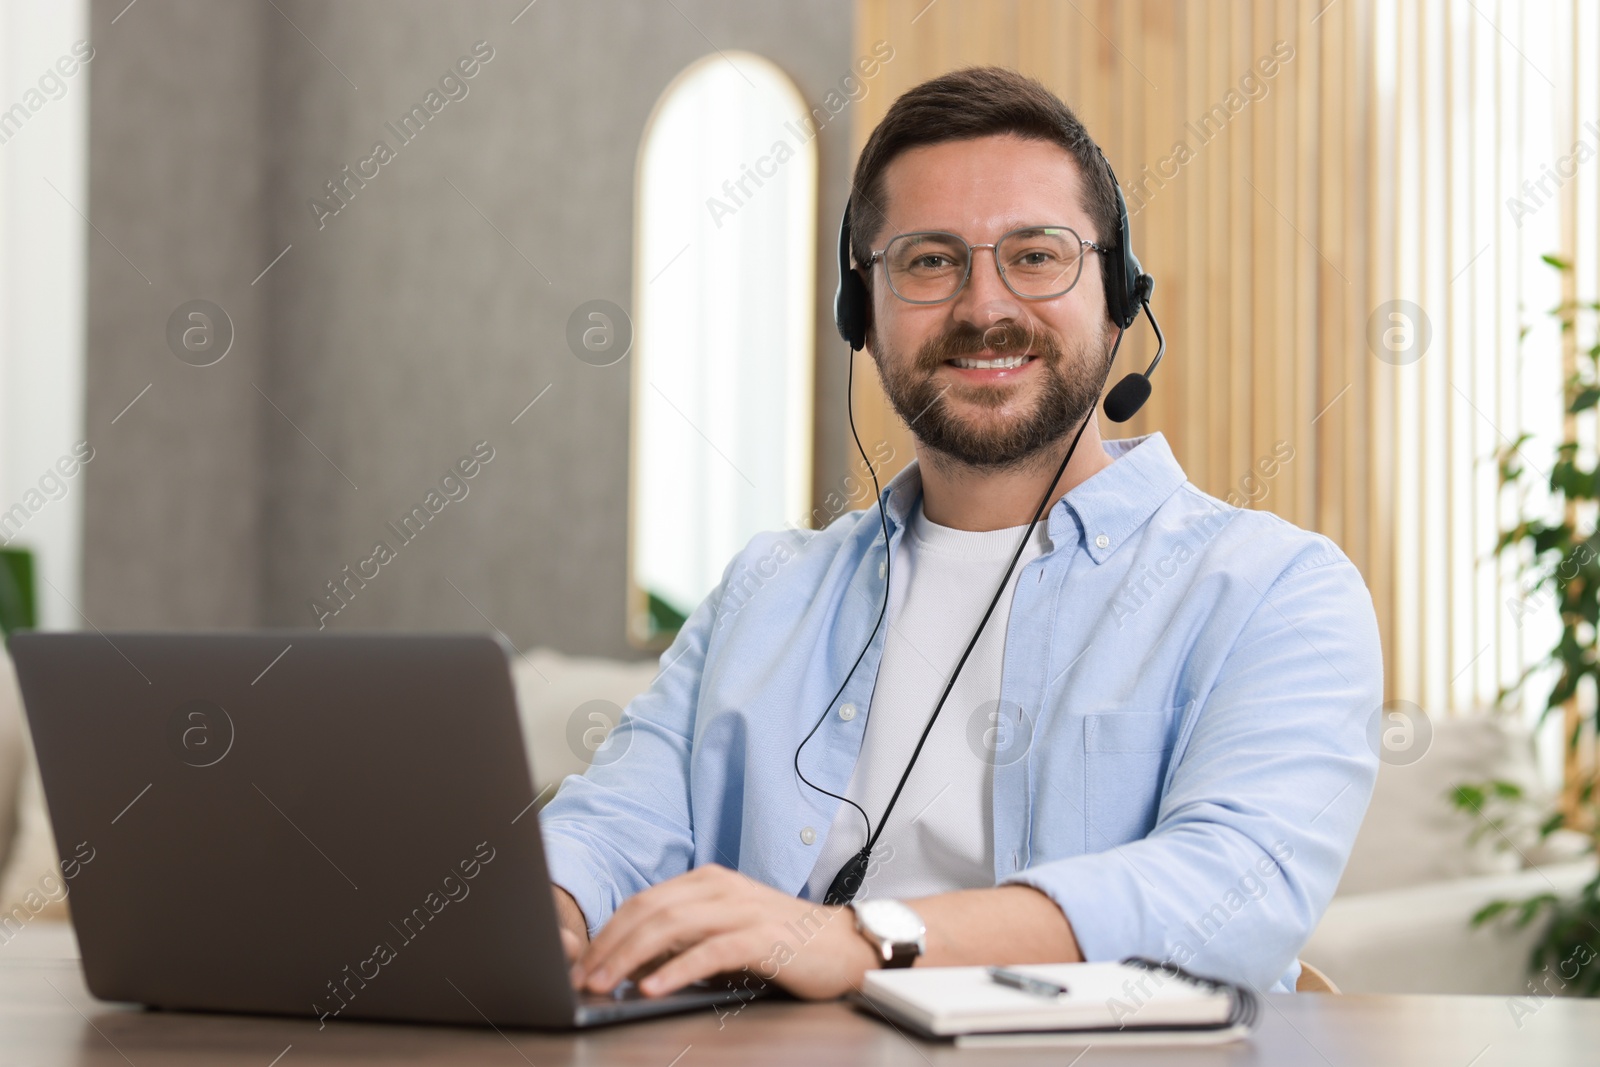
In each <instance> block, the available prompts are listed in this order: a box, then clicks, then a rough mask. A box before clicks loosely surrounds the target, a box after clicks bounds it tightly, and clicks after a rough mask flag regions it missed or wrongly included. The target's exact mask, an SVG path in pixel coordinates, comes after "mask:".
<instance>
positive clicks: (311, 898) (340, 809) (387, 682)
mask: <svg viewBox="0 0 1600 1067" xmlns="http://www.w3.org/2000/svg"><path fill="white" fill-rule="evenodd" d="M8 644H9V647H10V650H11V655H12V658H13V659H14V660H15V663H16V670H17V676H18V679H19V681H20V683H21V689H22V698H23V704H24V707H25V708H26V711H27V716H28V724H29V726H30V728H31V730H32V734H33V742H34V747H35V748H36V750H37V752H38V759H39V768H40V773H41V775H42V778H43V783H44V793H45V799H46V802H47V804H48V806H49V810H50V819H51V823H52V825H53V828H54V831H55V838H56V846H57V848H58V849H59V853H60V856H61V860H62V875H63V877H64V878H65V879H66V884H67V887H68V892H69V907H70V909H71V914H72V922H73V926H74V927H75V928H76V931H77V936H78V944H79V949H80V951H81V953H82V957H83V969H84V975H85V979H86V981H87V984H88V987H89V990H90V992H91V993H93V994H94V995H95V996H96V997H99V998H101V999H103V1000H109V1001H129V1002H135V1003H141V1004H146V1005H149V1006H152V1007H157V1008H167V1009H189V1010H205V1011H224V1012H253V1013H269V1014H277V1015H295V1016H302V1017H307V1018H315V1019H318V1020H319V1021H320V1022H321V1023H322V1024H323V1025H327V1024H328V1023H330V1022H333V1021H337V1020H345V1019H389V1020H405V1021H407V1022H418V1021H425V1022H438V1023H458V1024H470V1025H479V1026H481V1025H485V1024H492V1025H495V1026H515V1027H538V1028H559V1029H569V1028H576V1027H587V1026H593V1025H597V1024H602V1023H610V1022H617V1021H620V1020H625V1019H635V1018H641V1017H645V1016H652V1015H661V1014H665V1013H668V1012H677V1011H684V1010H690V1009H694V1008H707V1007H710V1006H713V1005H717V1004H722V1003H726V1002H730V1001H734V1000H740V1001H745V1000H749V999H750V998H751V997H752V995H754V990H753V988H751V986H752V985H753V984H754V983H748V984H741V983H739V982H738V981H736V980H733V979H721V980H717V981H715V982H711V983H705V984H701V985H699V986H695V987H690V988H689V989H688V990H685V991H683V992H681V993H679V994H675V995H672V996H667V997H661V998H653V999H652V998H645V997H643V996H642V995H640V994H638V993H637V992H636V991H635V990H633V988H632V987H631V986H625V987H624V992H623V993H622V994H621V995H617V996H601V995H595V994H587V993H586V994H577V993H575V992H574V991H573V989H572V987H571V984H570V982H569V980H568V977H567V965H566V962H565V959H564V957H563V954H562V950H561V940H560V934H559V928H558V926H557V922H556V913H555V906H554V903H553V901H552V899H551V893H550V889H549V875H548V872H547V870H546V867H545V859H544V849H543V845H542V842H541V840H540V834H539V819H538V813H537V810H536V808H535V801H536V793H535V791H534V783H533V778H532V775H531V773H530V769H529V765H528V757H527V753H526V749H525V747H524V743H523V738H522V731H521V726H520V723H519V721H518V717H517V705H516V697H515V695H514V691H513V688H512V681H511V670H510V657H509V656H508V654H507V652H508V650H507V649H506V647H505V646H504V645H503V644H502V643H500V642H499V641H497V640H495V639H493V638H490V637H485V636H465V635H444V636H420V635H332V634H319V633H306V632H299V631H283V632H277V633H274V632H253V633H206V634H178V633H109V634H101V633H98V632H95V633H87V632H85V633H19V634H15V635H13V636H12V637H11V638H10V641H9V642H8Z"/></svg>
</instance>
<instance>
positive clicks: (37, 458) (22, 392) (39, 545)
mask: <svg viewBox="0 0 1600 1067" xmlns="http://www.w3.org/2000/svg"><path fill="white" fill-rule="evenodd" d="M87 37H88V17H87V5H86V2H85V0H52V2H50V3H36V2H29V0H0V121H4V120H5V118H6V115H7V114H9V116H10V121H9V123H8V124H6V125H3V126H0V138H3V143H0V512H3V511H6V510H8V509H10V508H12V506H13V505H15V504H19V503H25V502H26V501H29V500H31V501H33V502H34V503H36V504H40V506H39V507H38V508H37V510H36V511H34V512H33V513H32V514H30V515H29V516H28V518H27V521H26V523H25V524H23V525H22V526H21V527H20V528H7V532H10V533H11V534H12V537H11V540H10V543H11V544H12V545H15V546H19V547H27V548H31V549H33V550H34V552H35V554H36V558H37V561H38V566H39V573H40V577H41V579H42V580H41V581H40V582H39V614H40V620H39V621H40V625H41V626H42V627H50V628H70V627H76V626H80V625H82V623H81V621H80V616H79V615H78V613H77V611H76V609H75V608H74V607H73V605H77V604H81V603H82V597H81V594H80V576H81V567H80V565H79V544H80V540H81V536H80V535H81V529H82V521H81V520H82V505H83V475H82V472H81V471H80V472H79V473H78V474H77V475H75V476H74V477H71V478H66V479H62V481H64V482H65V485H66V489H65V493H64V495H63V494H62V493H61V492H60V490H59V489H57V483H56V482H55V481H54V480H53V479H49V480H47V483H46V487H45V488H46V489H47V490H48V491H49V494H50V495H46V493H45V492H38V493H37V495H30V490H39V489H40V484H39V483H40V478H41V477H42V476H44V475H46V473H47V472H49V471H51V469H52V468H54V467H55V465H56V464H57V462H58V461H59V460H60V459H61V458H62V457H63V456H65V455H67V454H68V453H70V452H71V451H72V448H73V445H74V444H75V443H76V442H78V441H80V440H84V439H85V436H86V435H85V433H84V429H83V395H84V391H83V374H84V306H85V296H86V292H85V261H86V253H87V248H86V241H87V240H88V236H89V232H90V231H89V228H88V226H87V224H86V223H85V221H84V218H83V216H82V215H80V214H79V212H87V209H88V199H89V197H88V180H87V177H88V172H87V167H86V162H87V153H86V149H87V116H88V103H89V84H88V81H89V77H90V76H91V74H92V71H93V67H94V63H93V61H92V59H91V60H90V62H88V63H82V62H81V61H80V60H79V59H78V58H77V57H75V56H74V55H73V45H74V43H75V42H79V41H83V40H86V39H87ZM84 51H87V49H86V48H83V47H81V46H80V52H84ZM63 57H66V61H65V62H62V63H61V66H60V67H58V66H57V64H58V62H61V61H62V59H63ZM67 69H70V70H72V73H71V74H70V75H67V76H63V75H62V74H61V71H62V70H67ZM41 78H42V79H44V84H43V85H42V86H41V84H40V83H41ZM19 107H20V108H21V110H17V109H18V108H19ZM47 183H48V184H47ZM52 185H53V186H54V187H55V188H54V190H52V189H51V186H52ZM89 444H90V445H92V446H98V444H100V443H97V442H95V441H93V440H90V441H89ZM52 497H55V498H54V499H52ZM3 539H4V535H3V534H0V540H3ZM46 583H48V584H46ZM52 587H54V591H53V590H52Z"/></svg>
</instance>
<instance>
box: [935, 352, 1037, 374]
mask: <svg viewBox="0 0 1600 1067" xmlns="http://www.w3.org/2000/svg"><path fill="white" fill-rule="evenodd" d="M1037 358H1038V357H1037V356H1034V355H1032V354H1031V353H1027V352H1022V353H1018V354H1017V355H1014V356H990V357H988V358H980V357H977V356H959V357H957V358H955V359H951V360H946V362H947V363H949V364H950V366H952V367H959V368H961V369H962V370H1015V369H1017V368H1018V367H1020V366H1022V365H1023V364H1025V363H1031V362H1032V361H1033V360H1035V359H1037Z"/></svg>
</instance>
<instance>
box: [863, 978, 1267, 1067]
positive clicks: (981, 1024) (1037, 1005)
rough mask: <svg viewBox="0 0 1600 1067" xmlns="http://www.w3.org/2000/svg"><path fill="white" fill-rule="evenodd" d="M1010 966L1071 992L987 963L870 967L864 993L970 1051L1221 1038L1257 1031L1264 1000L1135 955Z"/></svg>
mask: <svg viewBox="0 0 1600 1067" xmlns="http://www.w3.org/2000/svg"><path fill="white" fill-rule="evenodd" d="M1006 970H1008V971H1011V972H1013V973H1015V974H1018V975H1022V976H1025V977H1027V978H1033V979H1042V980H1044V981H1045V982H1047V983H1054V984H1056V985H1059V986H1065V987H1066V990H1067V992H1065V993H1064V994H1060V995H1043V994H1042V993H1041V992H1039V991H1037V990H1036V991H1033V992H1029V991H1024V990H1022V989H1017V988H1013V987H1011V986H1008V985H1003V984H1001V983H999V982H997V981H996V980H995V979H994V978H993V977H992V976H991V975H990V973H989V972H990V968H987V967H910V968H905V969H902V970H880V971H870V972H868V974H867V977H866V982H865V983H864V985H863V986H862V990H861V995H862V999H863V1000H864V1001H865V1003H866V1006H867V1008H868V1010H870V1011H876V1012H881V1013H882V1014H883V1015H885V1016H887V1017H888V1018H889V1019H890V1020H891V1021H894V1022H899V1023H903V1024H905V1025H907V1026H909V1027H911V1028H912V1029H914V1030H916V1031H918V1032H919V1033H921V1034H923V1035H925V1036H928V1037H937V1038H951V1037H953V1038H956V1042H957V1044H960V1045H963V1046H968V1047H971V1046H989V1045H1017V1044H1024V1045H1044V1044H1074V1045H1081V1044H1089V1043H1094V1044H1100V1043H1107V1044H1178V1043H1182V1044H1201V1043H1205V1044H1212V1043H1223V1042H1227V1041H1235V1040H1238V1039H1239V1038H1241V1037H1244V1036H1245V1035H1247V1034H1248V1033H1249V1032H1250V1029H1251V1027H1252V1026H1253V1025H1254V1023H1255V1017H1256V1012H1257V1010H1258V1004H1259V1000H1258V998H1257V997H1256V995H1255V993H1254V991H1252V990H1250V989H1249V988H1246V987H1242V986H1238V985H1234V984H1232V983H1228V982H1222V981H1218V980H1216V979H1211V978H1204V977H1201V976H1199V975H1195V974H1191V973H1189V972H1188V971H1185V970H1182V969H1181V968H1178V967H1176V966H1174V965H1172V964H1161V963H1157V962H1155V961H1154V960H1147V959H1141V958H1137V957H1133V958H1129V959H1126V960H1123V961H1122V962H1121V963H1052V964H1036V965H1031V966H1016V967H1010V968H1006Z"/></svg>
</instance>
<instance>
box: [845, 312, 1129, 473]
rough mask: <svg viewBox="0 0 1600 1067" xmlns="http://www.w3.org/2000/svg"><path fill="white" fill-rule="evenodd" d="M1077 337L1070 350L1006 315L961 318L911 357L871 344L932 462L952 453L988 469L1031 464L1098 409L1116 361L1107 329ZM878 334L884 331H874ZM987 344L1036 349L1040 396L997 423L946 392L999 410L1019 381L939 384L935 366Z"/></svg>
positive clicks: (892, 398)
mask: <svg viewBox="0 0 1600 1067" xmlns="http://www.w3.org/2000/svg"><path fill="white" fill-rule="evenodd" d="M1108 332H1109V330H1107V331H1102V333H1101V334H1100V336H1099V337H1097V338H1090V337H1084V338H1080V339H1078V340H1077V342H1076V343H1075V344H1073V345H1072V347H1071V350H1070V351H1069V350H1068V349H1067V347H1066V346H1064V345H1063V344H1062V342H1061V340H1060V338H1058V337H1057V336H1056V335H1055V334H1054V333H1053V332H1049V331H1045V330H1043V329H1039V330H1037V331H1035V330H1030V329H1028V328H1025V327H1024V326H1023V325H1022V324H1021V323H1018V322H1015V321H1013V320H1009V319H1008V320H1006V321H1004V322H1002V323H999V324H997V325H994V326H990V327H989V328H988V329H979V328H978V327H977V326H974V325H972V324H970V323H963V324H960V325H957V326H955V327H953V328H952V329H950V330H948V331H946V332H945V333H943V334H940V335H939V336H937V337H934V338H932V339H931V340H929V341H928V342H926V343H925V344H924V345H923V346H922V348H921V349H920V350H919V351H918V352H917V353H916V356H915V358H913V359H909V360H907V359H901V358H897V357H896V355H895V354H894V353H893V352H892V351H890V350H888V349H884V348H880V347H879V346H878V345H877V344H873V345H872V352H873V355H874V357H875V361H876V362H877V364H878V373H879V375H880V376H881V378H882V379H883V387H884V392H885V393H887V394H888V397H889V402H890V403H891V404H893V405H894V410H895V412H896V413H897V414H898V415H899V416H900V418H901V419H902V420H903V421H904V422H905V423H906V425H907V426H908V427H910V428H911V432H912V433H913V434H915V435H916V437H917V439H918V440H919V441H920V442H921V443H922V444H923V445H924V446H925V447H926V448H928V449H929V450H931V452H932V453H933V454H932V455H931V456H930V459H932V460H933V461H934V462H938V461H939V460H940V459H947V460H953V461H954V462H956V463H957V464H960V465H964V466H967V467H974V468H979V469H984V470H1007V469H1016V468H1020V467H1027V466H1031V465H1033V463H1035V462H1036V461H1038V460H1039V459H1040V458H1041V457H1043V456H1044V455H1045V454H1046V453H1047V452H1048V451H1049V450H1050V448H1051V446H1052V445H1054V444H1056V443H1057V442H1059V441H1061V440H1062V439H1063V438H1064V437H1065V436H1066V435H1067V434H1068V433H1069V432H1071V431H1072V430H1073V429H1075V428H1076V427H1077V425H1078V424H1079V422H1081V421H1082V420H1083V419H1085V418H1089V417H1092V416H1093V414H1094V406H1095V402H1096V401H1097V400H1098V399H1099V398H1100V390H1101V387H1102V386H1103V385H1104V384H1105V378H1106V374H1107V372H1108V371H1109V370H1110V367H1109V365H1108V363H1107V359H1106V356H1107V353H1108V351H1109V347H1110V346H1109V345H1108V344H1107V343H1106V333H1108ZM873 340H874V341H877V340H878V338H877V337H874V338H873ZM985 349H989V350H991V351H993V352H996V353H1006V352H1027V351H1029V350H1030V349H1031V351H1032V352H1033V354H1034V355H1035V356H1036V357H1037V362H1038V363H1039V367H1038V371H1039V374H1038V377H1039V378H1040V383H1039V386H1038V387H1037V392H1038V398H1037V400H1036V401H1035V402H1034V403H1033V405H1032V407H1031V408H1030V409H1029V410H1028V411H1026V412H1023V413H1021V414H1020V416H1018V417H1013V418H1011V419H1008V420H1005V421H1000V420H998V419H996V420H990V421H991V423H992V424H991V425H981V424H978V423H975V422H974V421H972V420H970V419H968V418H963V417H961V416H958V415H957V414H956V413H955V412H953V411H952V410H951V407H950V403H949V401H948V399H947V396H948V395H949V394H954V395H955V396H956V397H957V398H958V399H960V400H963V401H966V402H967V403H970V404H974V405H977V406H978V407H981V408H985V409H988V410H990V411H997V410H998V409H1000V408H1002V407H1004V406H1006V405H1009V404H1012V403H1014V401H1015V398H1016V397H1017V396H1018V395H1019V394H1020V391H1021V389H1022V388H1023V387H1022V386H1021V385H1018V384H1015V383H1007V384H994V385H969V384H967V383H964V382H962V383H956V384H953V385H948V386H940V385H938V384H937V383H936V382H935V380H934V374H935V372H936V371H937V370H938V369H939V367H941V366H942V365H943V364H944V363H945V362H946V361H947V360H950V359H953V358H956V357H959V356H972V355H976V354H977V353H979V352H982V351H984V350H985Z"/></svg>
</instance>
